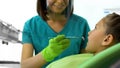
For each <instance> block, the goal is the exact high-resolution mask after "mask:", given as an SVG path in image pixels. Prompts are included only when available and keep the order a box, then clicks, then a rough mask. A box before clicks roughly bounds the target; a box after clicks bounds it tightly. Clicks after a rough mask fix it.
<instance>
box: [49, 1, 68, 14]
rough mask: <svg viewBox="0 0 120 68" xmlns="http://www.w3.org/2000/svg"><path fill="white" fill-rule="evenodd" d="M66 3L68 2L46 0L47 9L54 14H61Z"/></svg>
mask: <svg viewBox="0 0 120 68" xmlns="http://www.w3.org/2000/svg"><path fill="white" fill-rule="evenodd" d="M68 3H69V0H47V6H48V8H49V9H50V10H51V11H52V12H54V13H62V12H63V11H64V10H65V8H66V7H67V5H68Z"/></svg>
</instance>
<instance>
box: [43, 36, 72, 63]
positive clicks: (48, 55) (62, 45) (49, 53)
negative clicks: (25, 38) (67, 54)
mask: <svg viewBox="0 0 120 68" xmlns="http://www.w3.org/2000/svg"><path fill="white" fill-rule="evenodd" d="M69 45H70V40H69V39H67V38H65V35H58V36H57V37H55V38H53V39H50V40H49V45H48V46H47V47H46V48H45V49H43V50H42V52H41V54H42V56H43V58H44V59H45V60H46V61H47V62H49V61H52V60H53V59H54V58H55V57H57V56H58V55H60V54H61V53H62V52H63V51H64V50H65V49H66V48H67V47H68V46H69Z"/></svg>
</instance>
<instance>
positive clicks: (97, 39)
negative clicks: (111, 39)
mask: <svg viewBox="0 0 120 68" xmlns="http://www.w3.org/2000/svg"><path fill="white" fill-rule="evenodd" d="M103 24H104V22H103V20H100V21H99V22H98V23H97V24H96V26H95V29H94V30H92V31H90V32H89V36H88V43H87V47H86V50H87V51H88V52H92V53H96V52H99V51H100V49H101V47H102V42H103V40H104V37H105V26H104V25H103Z"/></svg>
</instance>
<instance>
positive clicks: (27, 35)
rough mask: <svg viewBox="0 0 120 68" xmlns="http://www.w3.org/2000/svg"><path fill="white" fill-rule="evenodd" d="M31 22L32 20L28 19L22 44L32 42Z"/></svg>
mask: <svg viewBox="0 0 120 68" xmlns="http://www.w3.org/2000/svg"><path fill="white" fill-rule="evenodd" d="M29 23H30V21H27V22H26V23H25V25H24V28H23V32H22V44H24V43H32V39H31V29H30V25H29Z"/></svg>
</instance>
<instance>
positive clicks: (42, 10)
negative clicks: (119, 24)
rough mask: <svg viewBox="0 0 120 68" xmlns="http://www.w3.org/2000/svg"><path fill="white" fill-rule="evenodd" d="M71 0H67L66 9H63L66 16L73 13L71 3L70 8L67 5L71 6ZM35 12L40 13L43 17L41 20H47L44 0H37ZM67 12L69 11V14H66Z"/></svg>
mask: <svg viewBox="0 0 120 68" xmlns="http://www.w3.org/2000/svg"><path fill="white" fill-rule="evenodd" d="M72 1H73V0H69V5H68V7H67V8H68V9H65V11H66V12H65V14H66V16H69V15H71V14H72V13H73V5H72V8H71V9H69V7H71V4H72ZM71 10H72V11H71ZM37 13H38V15H40V16H41V17H42V18H43V20H45V21H46V20H48V17H47V16H46V15H47V6H46V0H37ZM67 13H69V14H67Z"/></svg>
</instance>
